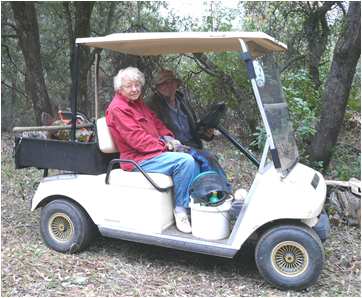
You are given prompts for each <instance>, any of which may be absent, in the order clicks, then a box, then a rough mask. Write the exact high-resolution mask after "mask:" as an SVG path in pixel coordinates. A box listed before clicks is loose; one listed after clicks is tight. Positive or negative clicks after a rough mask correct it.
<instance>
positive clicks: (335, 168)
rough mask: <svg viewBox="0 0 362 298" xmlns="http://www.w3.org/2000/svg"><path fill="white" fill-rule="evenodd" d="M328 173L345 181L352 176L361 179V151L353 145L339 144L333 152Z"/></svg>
mask: <svg viewBox="0 0 362 298" xmlns="http://www.w3.org/2000/svg"><path fill="white" fill-rule="evenodd" d="M328 174H329V175H330V176H333V177H336V178H337V179H338V180H344V181H347V180H349V179H350V178H352V177H355V178H357V179H361V151H360V150H356V149H355V148H353V147H352V146H351V145H347V144H342V143H339V144H337V145H336V147H335V149H334V152H333V154H332V163H331V165H330V167H329V170H328Z"/></svg>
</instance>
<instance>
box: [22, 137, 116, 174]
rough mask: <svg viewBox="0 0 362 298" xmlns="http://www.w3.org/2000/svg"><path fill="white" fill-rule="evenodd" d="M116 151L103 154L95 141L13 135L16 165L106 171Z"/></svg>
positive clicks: (98, 172)
mask: <svg viewBox="0 0 362 298" xmlns="http://www.w3.org/2000/svg"><path fill="white" fill-rule="evenodd" d="M113 158H119V154H118V153H114V154H105V153H103V152H101V151H100V150H99V147H98V143H97V142H91V143H81V142H71V141H60V140H51V139H36V138H28V137H16V138H15V168H16V169H21V168H28V167H36V168H38V169H58V170H65V171H72V172H74V173H79V174H90V175H98V174H102V173H106V171H107V166H108V163H109V161H110V160H112V159H113Z"/></svg>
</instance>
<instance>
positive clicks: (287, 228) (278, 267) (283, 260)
mask: <svg viewBox="0 0 362 298" xmlns="http://www.w3.org/2000/svg"><path fill="white" fill-rule="evenodd" d="M255 261H256V265H257V267H258V270H259V272H260V274H261V275H262V276H263V277H264V279H265V280H266V281H268V282H269V283H271V284H273V285H274V286H276V287H278V288H282V289H295V290H298V289H305V288H307V287H309V286H311V285H312V284H314V283H315V282H316V281H317V279H318V277H319V275H320V273H321V271H322V268H323V264H324V249H323V245H322V243H321V241H320V239H319V237H318V235H317V234H316V233H315V232H314V231H313V230H312V229H311V228H309V227H307V226H302V225H300V226H299V225H291V224H290V225H279V226H275V227H272V228H270V229H269V230H267V231H266V232H265V233H264V234H263V235H262V236H261V237H260V240H259V241H258V244H257V246H256V248H255Z"/></svg>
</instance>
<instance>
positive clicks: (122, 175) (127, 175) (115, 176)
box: [109, 169, 173, 190]
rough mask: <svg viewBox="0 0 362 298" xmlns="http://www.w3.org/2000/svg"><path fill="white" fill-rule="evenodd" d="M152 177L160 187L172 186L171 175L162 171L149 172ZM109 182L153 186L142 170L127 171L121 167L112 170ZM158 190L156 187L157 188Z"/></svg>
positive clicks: (122, 184)
mask: <svg viewBox="0 0 362 298" xmlns="http://www.w3.org/2000/svg"><path fill="white" fill-rule="evenodd" d="M147 174H148V175H149V176H150V177H151V179H153V181H154V182H155V183H156V184H157V185H158V186H160V187H162V188H166V187H172V186H173V181H172V178H171V177H170V176H167V175H164V174H160V173H147ZM109 184H111V185H119V186H125V187H136V188H153V189H155V188H154V187H153V186H152V184H151V183H150V182H149V181H148V180H147V179H146V177H145V176H143V174H142V173H141V172H127V171H123V170H121V169H115V170H112V172H111V174H110V175H109ZM155 190H156V189H155Z"/></svg>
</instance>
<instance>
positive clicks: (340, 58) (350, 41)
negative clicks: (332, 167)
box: [309, 2, 361, 169]
mask: <svg viewBox="0 0 362 298" xmlns="http://www.w3.org/2000/svg"><path fill="white" fill-rule="evenodd" d="M360 54H361V3H360V2H350V4H349V9H348V13H347V17H346V20H345V24H344V28H343V29H342V31H341V35H340V36H339V38H338V41H337V44H336V47H335V49H334V53H333V60H332V65H331V69H330V72H329V74H328V78H327V81H326V84H325V90H324V93H323V95H322V102H323V104H322V111H321V117H320V121H319V123H318V126H317V133H316V134H315V136H314V137H313V140H312V143H311V146H310V150H309V151H310V158H311V160H313V161H323V166H324V168H325V169H326V168H327V166H328V163H329V161H330V158H331V155H332V151H333V148H334V146H335V144H336V142H337V137H338V134H339V131H340V128H341V126H342V123H343V118H344V114H345V110H346V105H347V100H348V97H349V92H350V89H351V85H352V81H353V76H354V74H355V72H356V65H357V63H358V59H359V57H360Z"/></svg>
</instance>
